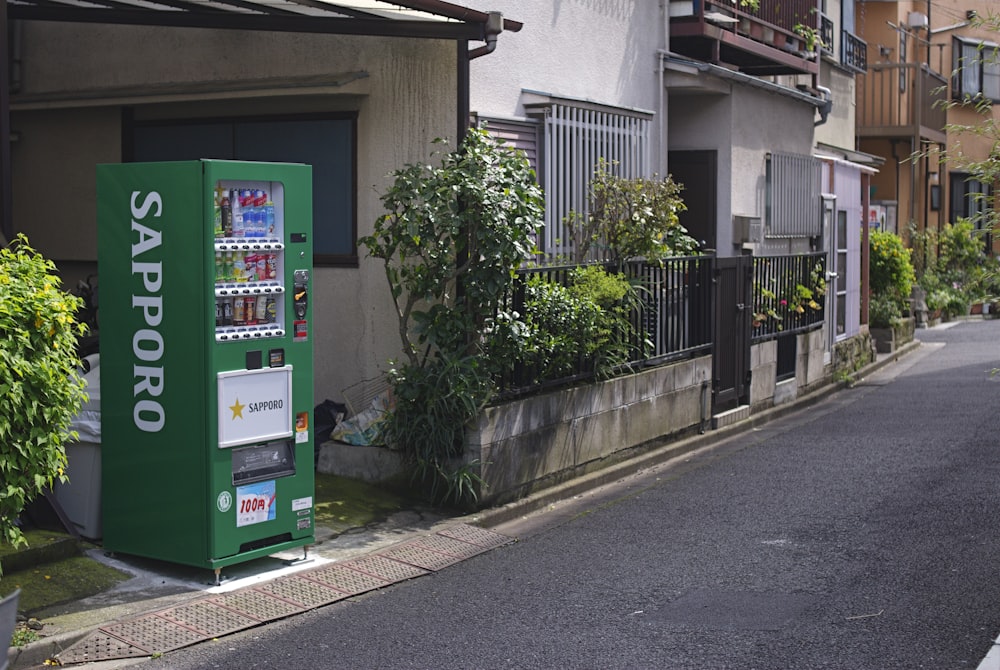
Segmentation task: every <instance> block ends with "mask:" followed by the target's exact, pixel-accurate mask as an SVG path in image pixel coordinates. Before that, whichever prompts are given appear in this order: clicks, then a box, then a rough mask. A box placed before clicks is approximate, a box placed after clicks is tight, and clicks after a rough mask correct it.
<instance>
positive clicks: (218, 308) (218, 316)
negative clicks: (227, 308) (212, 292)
mask: <svg viewBox="0 0 1000 670" xmlns="http://www.w3.org/2000/svg"><path fill="white" fill-rule="evenodd" d="M221 325H222V300H219V299H216V301H215V327H216V328H218V327H219V326H221Z"/></svg>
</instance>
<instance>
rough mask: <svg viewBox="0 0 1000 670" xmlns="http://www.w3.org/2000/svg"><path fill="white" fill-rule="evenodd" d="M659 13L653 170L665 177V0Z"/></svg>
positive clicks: (667, 11)
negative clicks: (656, 141)
mask: <svg viewBox="0 0 1000 670" xmlns="http://www.w3.org/2000/svg"><path fill="white" fill-rule="evenodd" d="M660 13H661V16H662V22H661V26H660V29H661V31H662V33H663V40H662V42H663V49H662V50H661V51H660V52H659V53H658V54H656V76H657V83H658V84H659V87H658V88H657V95H658V98H659V100H658V103H657V105H658V106H657V110H656V113H657V114H658V115H659V119H657V121H658V125H659V128H660V129H659V133H660V142H659V146H658V147H657V152H656V170H655V172H656V173H657V174H659V175H660V176H661V177H666V176H667V171H668V170H669V169H670V164H669V161H668V160H667V156H669V151H670V143H669V142H668V140H667V132H668V128H667V105H668V104H669V102H670V98H669V96H668V95H667V91H666V89H665V86H666V81H665V77H664V75H663V68H664V67H665V63H664V59H665V54H667V53H669V52H670V7H669V3H668V2H667V1H666V0H660Z"/></svg>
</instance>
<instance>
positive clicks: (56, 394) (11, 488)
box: [0, 235, 86, 547]
mask: <svg viewBox="0 0 1000 670" xmlns="http://www.w3.org/2000/svg"><path fill="white" fill-rule="evenodd" d="M54 272H55V266H54V265H53V264H52V262H51V261H49V260H46V259H45V258H43V257H42V256H41V255H40V254H39V253H38V252H36V251H35V250H34V249H32V248H31V246H30V245H29V244H28V240H27V238H25V237H24V236H23V235H19V236H18V237H17V238H16V239H15V240H14V242H13V243H12V244H11V245H10V246H9V247H7V248H5V249H0V398H3V401H2V402H0V542H7V543H8V544H11V545H13V546H15V547H17V546H20V545H22V544H24V543H25V540H24V536H23V535H22V534H21V530H20V528H19V527H18V526H17V525H16V522H17V518H18V516H19V515H20V514H21V512H22V510H23V509H24V508H25V506H26V505H27V504H28V503H29V502H31V500H33V499H34V498H35V497H37V496H38V495H40V494H41V493H42V492H43V491H44V490H45V489H46V488H49V487H51V486H52V484H53V482H55V481H56V480H59V481H65V474H64V468H65V467H66V452H65V448H64V445H65V443H66V442H67V441H68V440H70V439H73V438H75V437H76V436H75V435H74V434H72V433H71V432H70V430H69V427H70V422H71V421H72V419H73V417H74V416H76V415H77V414H78V413H79V411H80V405H81V403H82V402H83V401H84V399H85V398H86V395H85V393H84V390H83V379H82V377H81V376H80V375H79V374H78V373H77V369H78V366H79V364H80V358H79V355H78V354H77V349H76V347H77V337H78V336H79V335H80V334H82V333H83V332H84V330H85V327H84V326H83V325H81V324H78V323H77V322H76V319H75V317H74V314H75V313H76V311H77V310H78V309H79V308H80V304H81V302H82V301H81V300H80V299H79V298H76V297H74V296H72V295H70V294H68V293H66V292H64V291H62V290H60V289H59V284H60V281H59V278H58V277H56V276H55V274H54Z"/></svg>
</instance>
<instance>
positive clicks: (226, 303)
mask: <svg viewBox="0 0 1000 670" xmlns="http://www.w3.org/2000/svg"><path fill="white" fill-rule="evenodd" d="M222 325H223V326H231V325H233V299H232V298H223V299H222Z"/></svg>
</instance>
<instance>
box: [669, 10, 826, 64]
mask: <svg viewBox="0 0 1000 670" xmlns="http://www.w3.org/2000/svg"><path fill="white" fill-rule="evenodd" d="M820 17H821V14H820V5H819V0H784V1H783V0H760V8H759V9H756V10H754V9H752V8H750V7H741V6H740V5H739V4H738V3H733V2H729V1H725V2H717V1H715V0H671V2H670V50H671V51H673V52H674V53H677V54H681V55H683V56H687V57H689V58H692V59H694V60H699V61H704V62H707V63H714V64H717V65H724V66H730V67H735V68H737V69H739V71H740V72H744V73H746V74H751V75H758V76H765V75H778V74H816V73H818V72H819V62H818V59H817V57H816V53H815V51H814V49H815V48H818V46H816V47H813V48H812V49H811V48H810V46H811V45H809V44H807V40H806V38H805V37H804V36H803V35H802V34H800V32H799V31H798V30H797V29H796V27H797V26H805V27H808V28H811V29H813V30H815V31H816V35H817V36H819V35H820V34H821V30H822V26H821V25H820Z"/></svg>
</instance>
